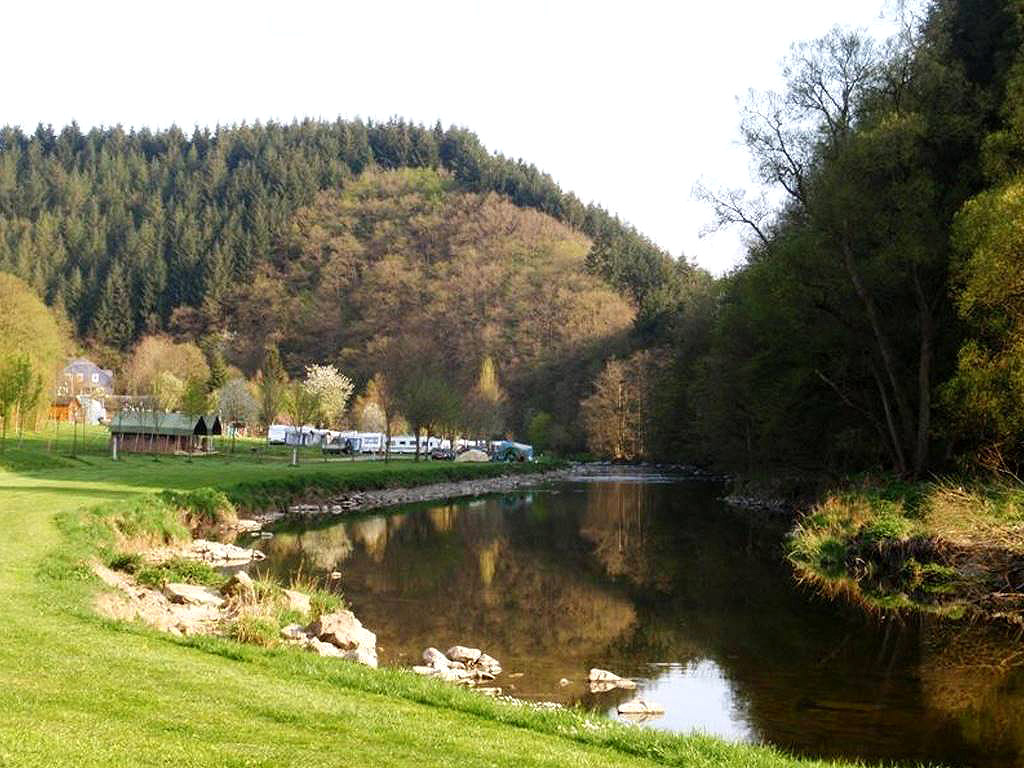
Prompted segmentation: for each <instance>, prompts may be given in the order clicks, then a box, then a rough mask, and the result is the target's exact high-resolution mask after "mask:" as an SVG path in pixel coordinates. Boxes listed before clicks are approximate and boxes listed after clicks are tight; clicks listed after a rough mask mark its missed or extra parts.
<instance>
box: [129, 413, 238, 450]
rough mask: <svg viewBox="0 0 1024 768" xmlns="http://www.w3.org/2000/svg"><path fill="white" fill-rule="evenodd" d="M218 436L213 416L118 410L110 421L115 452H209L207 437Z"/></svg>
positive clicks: (208, 439)
mask: <svg viewBox="0 0 1024 768" xmlns="http://www.w3.org/2000/svg"><path fill="white" fill-rule="evenodd" d="M208 420H209V421H208ZM220 433H221V426H220V419H219V418H218V417H216V416H205V417H204V416H190V415H188V414H185V413H178V412H175V411H170V412H165V411H128V412H125V411H119V412H118V414H117V415H116V416H114V418H113V419H111V420H110V438H111V440H115V439H116V440H117V447H118V450H120V451H129V452H133V453H175V452H176V451H185V452H187V453H194V452H196V451H202V452H205V453H211V452H212V451H213V441H212V439H211V438H212V436H213V435H219V434H220Z"/></svg>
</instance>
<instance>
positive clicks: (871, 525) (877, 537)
mask: <svg viewBox="0 0 1024 768" xmlns="http://www.w3.org/2000/svg"><path fill="white" fill-rule="evenodd" d="M910 529H911V525H910V521H909V520H907V519H906V518H905V517H903V516H901V515H900V514H898V513H897V512H895V511H893V510H892V509H887V510H886V511H884V512H882V513H881V514H879V515H878V516H877V517H875V518H874V519H873V520H869V521H868V522H867V523H865V524H864V525H863V526H861V529H860V532H861V535H862V536H863V538H864V541H865V543H867V544H869V545H878V544H881V543H882V542H883V541H900V540H901V539H904V538H906V536H907V534H909V533H910Z"/></svg>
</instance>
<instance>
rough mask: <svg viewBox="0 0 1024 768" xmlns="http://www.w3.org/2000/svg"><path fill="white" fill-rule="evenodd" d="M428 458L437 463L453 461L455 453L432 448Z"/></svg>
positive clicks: (450, 450) (447, 449) (449, 449)
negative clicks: (435, 460)
mask: <svg viewBox="0 0 1024 768" xmlns="http://www.w3.org/2000/svg"><path fill="white" fill-rule="evenodd" d="M429 456H430V458H432V459H437V460H438V461H454V460H455V451H453V450H452V449H451V448H434V449H432V450H431V451H430V453H429Z"/></svg>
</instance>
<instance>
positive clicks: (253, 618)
mask: <svg viewBox="0 0 1024 768" xmlns="http://www.w3.org/2000/svg"><path fill="white" fill-rule="evenodd" d="M279 630H280V625H279V624H278V622H277V621H275V620H274V619H273V618H271V617H268V616H261V615H257V614H248V613H246V614H242V615H240V616H239V617H238V618H237V619H235V620H234V621H233V622H231V624H230V625H229V626H228V636H229V637H231V638H233V639H235V640H237V641H238V642H240V643H249V644H251V645H259V646H261V647H263V648H273V647H274V646H276V645H277V644H278V643H279V642H280V641H281V636H280V634H279Z"/></svg>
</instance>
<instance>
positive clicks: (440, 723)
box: [0, 434, 812, 768]
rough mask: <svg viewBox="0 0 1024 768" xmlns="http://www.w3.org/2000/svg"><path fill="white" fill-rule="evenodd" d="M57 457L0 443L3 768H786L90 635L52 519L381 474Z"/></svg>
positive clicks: (211, 647)
mask: <svg viewBox="0 0 1024 768" xmlns="http://www.w3.org/2000/svg"><path fill="white" fill-rule="evenodd" d="M91 437H92V438H93V439H94V440H99V436H97V435H91ZM62 438H63V436H62ZM65 447H66V446H65V445H64V444H63V442H62V444H61V445H60V446H52V445H51V450H50V451H49V452H48V451H47V438H46V435H45V434H44V435H42V436H32V437H31V439H26V441H25V443H24V444H23V446H22V447H21V448H20V449H17V448H14V447H13V445H12V444H10V443H9V445H8V446H7V450H6V451H5V453H6V454H7V456H6V462H7V463H6V464H5V466H7V467H12V466H15V467H22V469H16V470H12V469H10V468H8V469H0V516H2V517H0V520H2V523H3V526H4V533H5V535H4V536H3V537H2V538H0V712H2V713H3V714H2V716H0V765H2V766H8V765H10V766H14V765H17V766H30V765H40V766H44V765H45V766H52V765H75V766H86V765H103V766H139V765H174V766H206V765H209V766H257V765H266V766H286V765H301V766H303V767H304V768H309V767H311V766H347V765H353V766H354V765H359V766H368V765H380V766H385V765H417V766H433V765H438V766H441V765H446V766H475V765H481V766H484V765H486V766H491V765H517V766H541V765H551V766H556V765H557V766H564V765H571V766H631V765H638V766H639V765H655V764H662V765H664V764H672V765H693V766H698V765H727V766H741V765H742V766H787V765H794V764H797V762H798V761H794V760H791V759H788V758H786V757H784V756H782V755H780V754H779V753H777V752H775V751H773V750H770V749H766V748H758V747H741V746H729V745H726V744H723V743H722V742H719V741H716V740H714V739H710V738H706V737H702V736H693V737H677V736H670V735H665V734H658V733H655V732H651V731H640V730H638V729H635V728H629V727H626V726H620V725H616V724H612V723H610V722H608V721H606V720H604V719H602V718H596V717H593V716H589V717H588V716H585V715H583V714H582V713H578V712H540V711H535V710H529V709H526V708H523V707H518V706H513V705H508V704H503V703H501V702H495V701H492V700H490V699H487V698H485V697H483V696H481V695H479V694H474V693H471V692H468V691H464V690H460V689H455V688H452V687H449V686H445V685H444V684H441V683H436V682H433V681H428V680H423V679H420V678H417V677H415V676H414V675H412V674H411V673H408V672H403V671H396V670H381V671H373V670H369V669H367V668H364V667H359V666H357V665H354V664H349V663H347V662H342V661H338V660H334V659H320V658H318V657H315V656H313V655H312V654H308V653H304V652H301V651H295V650H262V649H258V648H255V647H248V646H242V645H238V644H235V643H233V642H230V641H228V640H222V639H215V638H199V639H191V640H186V639H176V638H172V637H170V636H168V635H161V634H159V633H156V632H153V631H150V630H147V629H144V628H142V627H140V626H136V625H130V624H123V623H114V622H109V621H106V620H103V619H100V618H99V617H98V616H96V615H95V614H94V613H93V612H92V610H91V607H90V606H91V600H92V598H93V596H94V595H95V594H96V592H97V591H98V590H99V589H100V586H99V584H98V582H96V581H94V580H93V579H92V578H91V577H87V576H85V575H84V571H83V570H82V569H81V568H79V567H75V566H76V564H77V563H79V562H80V561H81V558H82V557H84V556H86V555H87V554H88V553H87V552H85V551H84V550H82V549H81V548H80V547H81V545H80V543H77V542H76V540H75V539H74V537H70V538H69V537H68V536H66V535H65V533H64V532H63V531H62V529H61V527H60V526H59V525H58V518H60V519H61V520H63V521H64V522H65V523H67V522H68V521H71V522H72V523H73V521H74V520H75V519H76V514H75V513H76V512H77V510H80V509H82V508H83V507H87V506H92V505H95V504H101V503H106V502H109V501H113V500H117V499H121V498H126V497H130V496H132V495H134V494H140V493H144V492H148V491H157V490H161V489H164V488H179V489H185V488H193V487H200V486H206V485H216V486H220V487H227V486H230V485H231V484H235V483H239V482H243V481H255V480H260V479H266V478H268V477H277V476H285V475H287V474H288V473H303V474H307V473H311V474H316V473H332V474H336V473H347V472H354V471H356V470H358V471H359V472H377V471H384V469H385V468H384V467H383V465H382V464H372V465H366V464H362V463H355V464H353V463H347V462H334V463H327V464H321V463H310V464H308V465H307V466H302V467H299V468H292V467H288V466H287V465H286V464H284V463H283V462H278V463H270V462H263V463H256V462H255V461H254V460H251V459H247V460H240V459H234V460H230V461H229V460H227V459H225V458H209V459H200V460H196V461H192V462H188V461H186V460H185V459H183V458H162V459H161V460H160V461H153V460H152V459H151V458H148V457H142V456H127V457H123V459H122V461H119V462H117V463H114V462H112V461H110V460H109V458H106V457H105V456H103V455H102V454H100V453H99V452H97V453H95V454H83V455H81V456H79V457H78V458H74V459H71V458H66V457H64V456H63V455H62V451H64V450H65ZM401 466H404V467H408V471H409V474H410V477H420V478H421V479H425V478H426V477H427V475H426V474H424V470H422V469H418V468H416V467H413V466H412V465H408V464H406V465H401ZM800 764H807V765H810V764H812V763H800Z"/></svg>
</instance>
